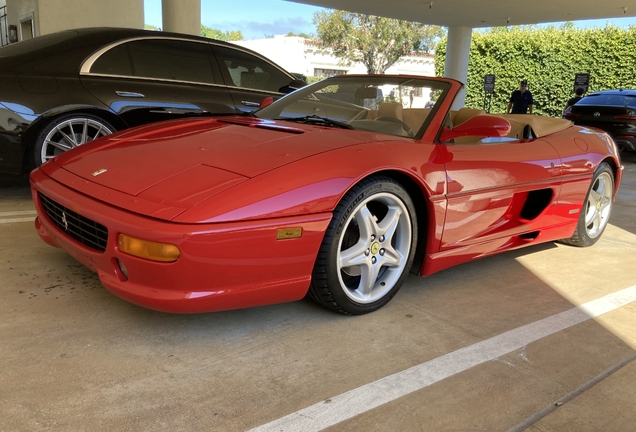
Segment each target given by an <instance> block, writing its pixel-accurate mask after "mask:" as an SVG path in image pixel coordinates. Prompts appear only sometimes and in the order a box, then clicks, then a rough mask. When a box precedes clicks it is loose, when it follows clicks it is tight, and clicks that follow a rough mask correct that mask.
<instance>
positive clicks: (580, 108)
mask: <svg viewBox="0 0 636 432" xmlns="http://www.w3.org/2000/svg"><path fill="white" fill-rule="evenodd" d="M563 118H566V119H568V120H572V121H573V122H574V124H576V125H581V126H593V127H596V128H599V129H601V130H604V131H605V132H607V133H609V134H610V135H611V137H612V138H614V141H615V142H616V144H618V147H619V148H620V149H621V150H623V151H636V90H626V89H618V90H603V91H599V92H595V93H590V94H589V95H587V96H585V97H584V98H583V99H581V100H580V101H578V102H577V103H576V104H574V105H572V106H571V107H568V108H567V109H566V110H565V112H564V113H563Z"/></svg>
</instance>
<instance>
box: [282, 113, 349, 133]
mask: <svg viewBox="0 0 636 432" xmlns="http://www.w3.org/2000/svg"><path fill="white" fill-rule="evenodd" d="M274 120H284V121H290V122H298V123H307V124H320V125H324V126H333V127H339V128H343V129H353V126H351V125H350V124H347V123H344V122H339V121H336V120H331V119H330V118H327V117H320V116H317V115H315V114H312V115H308V116H304V117H286V118H277V119H274Z"/></svg>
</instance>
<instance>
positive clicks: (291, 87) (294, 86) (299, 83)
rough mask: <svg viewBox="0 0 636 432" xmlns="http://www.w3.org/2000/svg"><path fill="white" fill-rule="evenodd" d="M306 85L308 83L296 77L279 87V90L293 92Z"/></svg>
mask: <svg viewBox="0 0 636 432" xmlns="http://www.w3.org/2000/svg"><path fill="white" fill-rule="evenodd" d="M306 85H307V83H306V82H305V81H303V80H299V79H295V80H292V82H290V83H289V84H287V85H286V86H282V87H281V88H279V89H278V91H279V92H281V93H291V92H293V91H295V90H298V89H299V88H302V87H305V86H306Z"/></svg>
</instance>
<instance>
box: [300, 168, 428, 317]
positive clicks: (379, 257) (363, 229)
mask: <svg viewBox="0 0 636 432" xmlns="http://www.w3.org/2000/svg"><path fill="white" fill-rule="evenodd" d="M416 239H417V218H416V216H415V207H414V205H413V201H412V200H411V198H410V197H409V195H408V193H407V192H406V191H405V190H404V188H403V187H402V186H400V184H399V183H397V182H396V181H394V180H393V179H391V178H388V177H375V178H371V179H368V180H365V181H363V182H361V183H360V184H358V185H356V186H355V187H354V188H352V189H351V190H350V191H349V192H348V193H347V194H346V195H345V196H344V198H343V199H342V201H341V202H340V203H339V204H338V206H337V208H336V210H335V211H334V216H333V219H332V221H331V223H330V225H329V228H328V229H327V232H326V234H325V238H324V240H323V244H322V246H321V248H320V251H319V253H318V258H317V260H316V265H315V267H314V271H313V274H312V283H311V287H310V289H309V295H310V297H311V298H313V299H314V300H316V301H317V302H318V303H321V304H323V305H324V306H327V307H328V308H331V309H333V310H336V311H338V312H341V313H344V314H353V315H360V314H365V313H368V312H372V311H374V310H377V309H379V308H381V307H382V306H384V305H385V304H386V303H388V302H389V300H391V298H393V296H394V295H395V293H396V292H397V291H398V290H399V288H400V285H401V284H402V282H403V281H404V279H405V278H406V275H407V274H408V271H409V269H410V267H411V264H412V263H413V257H414V254H415V247H416Z"/></svg>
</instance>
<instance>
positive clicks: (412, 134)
mask: <svg viewBox="0 0 636 432" xmlns="http://www.w3.org/2000/svg"><path fill="white" fill-rule="evenodd" d="M375 120H376V121H378V120H379V121H390V122H393V123H397V124H399V125H400V126H402V129H404V131H405V132H406V134H407V135H408V136H409V137H411V138H413V137H415V132H413V129H411V128H410V127H409V125H407V124H406V123H404V122H403V121H402V120H400V119H397V118H395V117H391V116H382V117H378V118H377V119H375Z"/></svg>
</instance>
